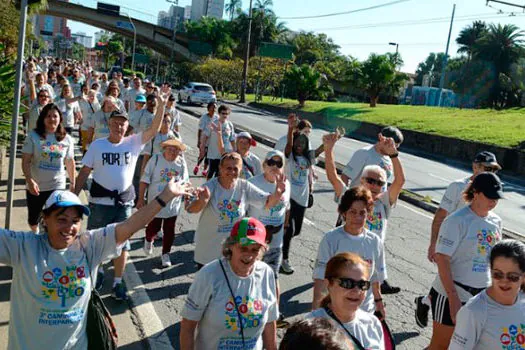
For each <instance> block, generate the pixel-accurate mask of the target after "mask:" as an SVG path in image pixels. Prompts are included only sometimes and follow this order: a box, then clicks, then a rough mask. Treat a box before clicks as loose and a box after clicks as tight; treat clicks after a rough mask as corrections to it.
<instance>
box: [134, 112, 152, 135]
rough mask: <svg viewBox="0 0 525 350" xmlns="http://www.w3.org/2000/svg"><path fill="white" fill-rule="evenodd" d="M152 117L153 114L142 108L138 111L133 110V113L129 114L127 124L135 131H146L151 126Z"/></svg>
mask: <svg viewBox="0 0 525 350" xmlns="http://www.w3.org/2000/svg"><path fill="white" fill-rule="evenodd" d="M154 118H155V114H153V113H151V112H150V111H148V110H147V109H146V108H143V109H141V110H140V111H135V112H134V113H133V115H131V116H130V120H129V125H130V126H132V127H133V129H134V131H135V132H136V133H138V132H140V131H146V130H147V129H148V128H149V127H150V126H151V122H152V121H153V119H154Z"/></svg>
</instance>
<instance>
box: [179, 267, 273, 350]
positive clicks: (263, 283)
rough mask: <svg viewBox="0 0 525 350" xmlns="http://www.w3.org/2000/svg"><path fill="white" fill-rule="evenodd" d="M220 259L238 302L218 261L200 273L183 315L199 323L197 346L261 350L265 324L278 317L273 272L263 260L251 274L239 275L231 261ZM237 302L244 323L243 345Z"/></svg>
mask: <svg viewBox="0 0 525 350" xmlns="http://www.w3.org/2000/svg"><path fill="white" fill-rule="evenodd" d="M220 261H221V262H222V264H223V266H224V270H225V271H226V275H227V276H228V280H229V282H230V285H231V288H232V290H233V294H234V295H235V301H234V300H233V298H232V296H231V292H230V289H229V288H228V283H227V282H226V278H225V277H224V273H223V272H222V269H221V266H220V263H219V260H215V261H212V262H211V263H209V264H208V265H206V266H204V267H203V268H202V269H201V270H200V271H199V272H197V274H196V275H195V280H194V281H193V283H192V285H191V287H190V290H189V292H188V296H187V298H186V303H185V305H184V309H183V310H182V317H183V318H185V319H188V320H192V321H198V322H199V326H198V328H197V335H196V338H195V349H199V350H218V349H225V350H226V349H228V350H243V349H244V350H248V349H253V350H262V349H263V341H262V333H263V331H264V327H265V326H266V324H267V323H269V322H273V321H276V320H277V319H278V318H279V305H278V303H277V293H276V282H275V277H274V275H273V271H272V269H271V268H270V267H269V266H268V265H266V264H265V263H263V262H262V261H256V262H255V265H254V268H253V271H252V273H251V274H250V275H249V276H248V277H239V276H237V275H236V274H235V273H234V272H233V271H232V270H231V267H230V263H229V262H228V260H226V259H224V258H221V259H220ZM235 303H237V305H238V307H239V312H240V314H241V318H242V322H243V333H244V339H245V347H244V348H243V344H242V336H241V329H240V324H239V317H238V316H237V311H236V308H235Z"/></svg>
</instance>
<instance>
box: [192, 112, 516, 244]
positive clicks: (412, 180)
mask: <svg viewBox="0 0 525 350" xmlns="http://www.w3.org/2000/svg"><path fill="white" fill-rule="evenodd" d="M183 107H184V108H188V109H191V110H194V111H196V112H198V113H201V114H202V113H205V111H206V108H205V107H199V106H187V105H183ZM230 107H231V108H232V114H231V116H230V119H231V121H232V122H233V123H236V124H238V125H240V126H243V127H245V128H247V129H251V130H254V131H257V132H259V133H260V134H262V135H267V136H268V137H269V138H270V139H274V140H275V139H278V138H279V137H281V136H283V135H285V134H286V130H287V124H286V120H285V119H284V118H283V117H281V116H278V115H273V114H270V113H268V112H266V111H262V110H254V109H251V108H243V107H239V106H237V105H230ZM335 127H336V125H333V127H332V128H331V131H333V130H335ZM347 131H348V130H347ZM325 133H326V130H322V129H318V128H314V129H313V130H312V134H311V141H312V144H313V146H314V147H316V146H318V145H319V144H321V143H322V141H321V137H322V135H324V134H325ZM366 145H369V143H366V142H362V141H358V140H355V139H351V138H348V137H345V138H344V139H342V140H341V141H339V142H338V143H337V147H336V149H335V157H336V161H338V162H339V163H342V164H346V163H347V162H348V160H349V159H350V157H351V155H352V154H353V153H354V152H355V151H356V150H358V149H359V148H362V147H364V146H366ZM401 151H403V147H401ZM411 153H412V154H411ZM411 153H407V152H402V157H403V167H404V170H405V175H406V183H405V186H404V188H405V189H407V190H410V191H412V192H415V193H418V194H420V195H422V196H429V197H431V198H432V199H433V200H435V201H438V202H439V201H440V200H441V198H442V197H443V194H444V193H445V190H446V188H447V186H448V185H449V184H450V183H451V182H452V181H454V180H456V179H460V178H464V177H466V176H468V175H470V174H471V173H472V171H471V169H467V167H465V166H463V165H462V164H459V163H457V162H453V161H450V160H446V159H443V160H439V161H438V160H431V159H426V158H424V157H422V156H417V155H414V152H411ZM503 180H504V181H505V188H504V190H505V193H506V195H507V198H506V199H505V200H502V201H500V203H499V204H498V207H497V208H496V210H495V212H496V213H497V214H498V215H500V216H501V218H502V219H503V226H504V227H505V228H508V229H510V230H512V231H515V232H518V233H521V234H522V235H523V236H524V237H525V229H524V228H523V221H522V218H523V215H524V214H525V182H520V181H519V180H517V179H513V178H510V177H504V178H503Z"/></svg>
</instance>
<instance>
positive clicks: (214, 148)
mask: <svg viewBox="0 0 525 350" xmlns="http://www.w3.org/2000/svg"><path fill="white" fill-rule="evenodd" d="M215 123H216V124H218V123H220V122H219V120H218V119H217V120H215ZM221 134H222V142H223V143H224V152H232V151H233V147H232V142H234V141H235V129H234V127H233V124H232V122H231V121H229V120H226V121H224V123H222V133H221ZM204 135H205V136H207V137H208V153H207V157H208V159H221V156H222V155H221V154H219V138H218V137H217V133H216V132H215V131H212V130H211V128H207V129H206V130H205V131H204Z"/></svg>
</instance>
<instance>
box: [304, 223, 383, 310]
mask: <svg viewBox="0 0 525 350" xmlns="http://www.w3.org/2000/svg"><path fill="white" fill-rule="evenodd" d="M343 252H351V253H355V254H358V255H359V256H360V257H361V258H363V260H365V261H366V262H367V263H368V265H369V269H370V273H371V275H370V281H371V282H382V281H384V280H385V279H386V278H387V273H386V265H385V250H384V246H383V243H382V242H381V240H380V239H379V237H378V236H377V235H376V234H374V233H372V232H370V231H368V230H367V229H363V233H361V234H359V235H357V236H353V235H351V234H349V233H347V232H346V231H345V230H344V226H339V227H337V228H335V229H333V230H332V231H329V232H327V233H325V235H324V237H323V239H322V240H321V243H319V250H318V252H317V260H316V261H315V267H314V271H313V279H314V280H315V279H317V280H322V279H324V276H325V275H324V274H325V270H326V264H327V263H328V261H329V260H330V258H332V257H333V256H334V255H336V254H338V253H343ZM361 309H363V310H365V311H367V312H371V313H373V312H374V310H375V305H374V295H373V293H372V288H370V289H369V290H368V291H367V293H366V298H365V300H364V301H363V304H362V305H361Z"/></svg>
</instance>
